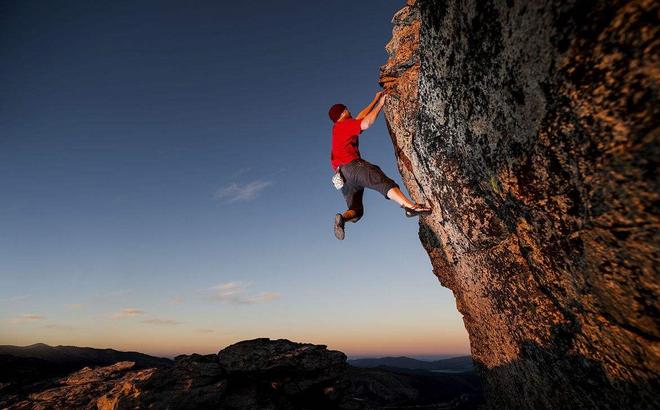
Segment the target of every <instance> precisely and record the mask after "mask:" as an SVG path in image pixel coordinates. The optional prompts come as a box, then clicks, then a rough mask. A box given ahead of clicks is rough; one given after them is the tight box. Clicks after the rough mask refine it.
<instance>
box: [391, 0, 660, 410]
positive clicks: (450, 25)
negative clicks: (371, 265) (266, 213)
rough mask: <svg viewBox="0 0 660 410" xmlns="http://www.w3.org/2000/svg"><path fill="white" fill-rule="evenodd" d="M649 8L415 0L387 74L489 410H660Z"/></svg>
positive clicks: (438, 265) (426, 221)
mask: <svg viewBox="0 0 660 410" xmlns="http://www.w3.org/2000/svg"><path fill="white" fill-rule="evenodd" d="M659 13H660V3H658V2H657V1H655V2H654V1H652V0H632V1H619V0H613V1H607V2H606V1H593V0H591V1H589V0H587V1H578V0H568V1H566V0H563V1H559V0H544V1H517V0H507V1H505V0H501V1H493V0H464V1H440V0H419V1H414V0H409V1H408V2H407V5H406V6H405V7H404V8H403V9H402V10H400V11H399V12H398V13H397V14H396V15H395V16H394V19H393V24H394V29H393V36H392V39H391V41H390V42H389V43H388V44H387V46H386V49H387V51H388V54H389V60H388V62H387V63H386V64H385V65H384V66H383V67H381V74H380V82H381V85H382V86H383V87H384V89H385V90H387V91H388V92H389V94H390V96H389V97H388V100H387V103H386V106H385V117H386V120H387V123H388V128H389V130H390V134H391V137H392V141H393V144H394V148H395V154H396V157H397V161H398V166H399V170H400V172H401V175H402V177H403V180H404V182H405V184H406V186H407V188H408V190H409V191H410V193H411V195H412V196H413V197H414V198H415V199H416V200H418V201H427V202H428V203H429V204H431V205H432V207H433V213H432V214H431V215H429V216H426V217H423V218H421V220H420V229H419V236H420V239H421V242H422V245H423V246H424V248H425V249H426V250H427V252H428V254H429V256H430V258H431V262H432V265H433V272H434V274H435V275H436V276H437V277H438V278H439V280H440V282H441V283H442V285H444V286H446V287H448V288H450V289H451V290H452V291H453V292H454V295H455V296H456V303H457V308H458V310H459V311H460V312H461V313H462V314H463V318H464V323H465V326H466V328H467V330H468V333H469V335H470V343H471V348H472V354H473V357H474V359H475V361H476V363H477V365H478V367H479V369H480V372H481V374H482V377H483V382H484V384H485V394H486V399H487V400H488V402H489V404H490V405H491V406H492V407H495V408H548V409H549V408H660V381H659V380H660V353H659V352H660V344H659V343H658V342H659V341H660V321H659V320H660V314H659V310H660V309H659V306H658V288H659V284H658V270H657V267H658V266H659V265H660V257H659V250H658V244H659V243H660V235H659V233H658V228H659V226H660V218H659V217H658V210H659V209H660V206H659V205H660V203H659V199H660V195H659V194H658V176H657V164H658V159H659V158H660V152H659V151H660V150H659V148H658V136H659V125H660V121H659V119H660V105H659V104H658V89H659V83H660V82H659V78H660V61H659V60H660V58H659V53H658V48H659V45H660V40H659V38H660V36H659V33H658V27H659V24H658V14H659Z"/></svg>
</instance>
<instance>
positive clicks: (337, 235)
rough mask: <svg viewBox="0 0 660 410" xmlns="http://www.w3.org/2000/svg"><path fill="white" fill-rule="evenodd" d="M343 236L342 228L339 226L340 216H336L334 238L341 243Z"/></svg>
mask: <svg viewBox="0 0 660 410" xmlns="http://www.w3.org/2000/svg"><path fill="white" fill-rule="evenodd" d="M344 235H345V234H344V227H343V226H341V215H340V214H337V215H335V238H337V239H339V240H340V241H343V240H344Z"/></svg>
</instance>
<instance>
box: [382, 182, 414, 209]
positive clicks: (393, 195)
mask: <svg viewBox="0 0 660 410" xmlns="http://www.w3.org/2000/svg"><path fill="white" fill-rule="evenodd" d="M387 197H388V198H389V199H391V200H392V201H394V202H396V203H397V204H399V205H401V206H405V207H408V208H410V207H411V206H413V205H414V203H413V202H412V201H411V200H410V199H408V198H406V196H405V195H404V194H403V192H401V190H400V189H399V188H398V187H394V188H391V189H390V190H389V191H387Z"/></svg>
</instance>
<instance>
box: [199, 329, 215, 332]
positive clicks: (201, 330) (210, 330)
mask: <svg viewBox="0 0 660 410" xmlns="http://www.w3.org/2000/svg"><path fill="white" fill-rule="evenodd" d="M196 331H197V332H198V333H213V332H215V330H213V329H196Z"/></svg>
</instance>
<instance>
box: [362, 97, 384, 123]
mask: <svg viewBox="0 0 660 410" xmlns="http://www.w3.org/2000/svg"><path fill="white" fill-rule="evenodd" d="M383 104H385V94H382V95H381V96H380V99H379V100H378V104H377V105H376V107H374V109H372V110H371V112H370V113H369V114H367V115H366V117H364V118H363V119H362V122H361V123H360V129H362V131H364V130H366V129H367V128H369V127H371V126H372V125H373V124H374V122H376V117H378V113H379V112H380V110H381V109H382V108H383Z"/></svg>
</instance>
